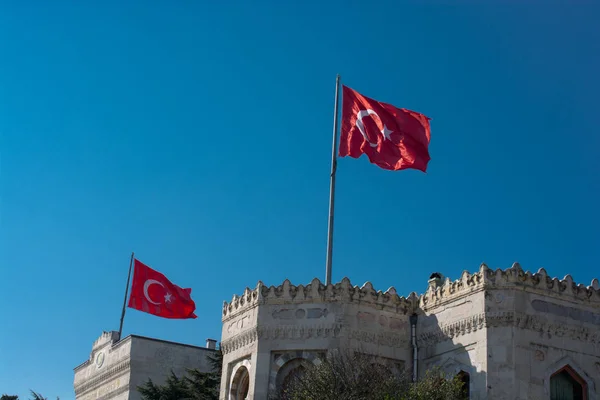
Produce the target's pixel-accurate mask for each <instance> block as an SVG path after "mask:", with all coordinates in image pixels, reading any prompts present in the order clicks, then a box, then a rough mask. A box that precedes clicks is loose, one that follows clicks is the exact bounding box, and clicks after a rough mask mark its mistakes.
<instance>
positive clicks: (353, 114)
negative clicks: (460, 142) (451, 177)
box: [339, 86, 430, 172]
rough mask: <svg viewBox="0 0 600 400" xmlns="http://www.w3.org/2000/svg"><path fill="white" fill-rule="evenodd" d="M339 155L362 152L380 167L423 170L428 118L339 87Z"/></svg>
mask: <svg viewBox="0 0 600 400" xmlns="http://www.w3.org/2000/svg"><path fill="white" fill-rule="evenodd" d="M342 90H343V91H342V93H343V96H344V98H343V104H342V132H341V139H340V149H339V155H340V157H345V156H350V157H353V158H358V157H360V156H361V155H362V154H366V155H367V157H369V161H371V162H372V163H373V164H377V165H379V166H380V167H381V168H384V169H390V170H394V171H397V170H400V169H407V168H414V169H418V170H421V171H423V172H425V171H426V170H427V163H428V162H429V160H430V157H429V139H430V127H429V118H427V117H426V116H424V115H423V114H420V113H418V112H415V111H410V110H406V109H404V108H397V107H394V106H393V105H391V104H386V103H382V102H379V101H377V100H373V99H370V98H368V97H366V96H363V95H362V94H360V93H358V92H356V91H355V90H352V89H350V88H349V87H346V86H342Z"/></svg>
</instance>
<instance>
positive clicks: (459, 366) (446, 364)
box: [438, 357, 477, 395]
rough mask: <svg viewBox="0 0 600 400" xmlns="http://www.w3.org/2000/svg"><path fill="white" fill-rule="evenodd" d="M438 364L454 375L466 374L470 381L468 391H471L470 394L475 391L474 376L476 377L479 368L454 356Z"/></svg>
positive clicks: (443, 369)
mask: <svg viewBox="0 0 600 400" xmlns="http://www.w3.org/2000/svg"><path fill="white" fill-rule="evenodd" d="M438 366H439V367H440V368H441V369H442V371H444V372H446V373H447V374H449V375H452V376H453V377H454V376H457V375H460V374H461V373H463V374H466V375H467V376H468V382H469V387H468V388H467V389H468V391H467V393H469V395H471V394H472V393H473V389H474V388H473V378H474V377H475V374H477V368H476V367H475V366H474V365H467V364H464V363H462V362H460V361H458V360H456V359H455V358H454V357H450V358H447V359H446V360H444V361H443V362H442V363H440V364H438Z"/></svg>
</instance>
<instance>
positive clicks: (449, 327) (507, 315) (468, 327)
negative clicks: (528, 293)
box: [418, 311, 600, 346]
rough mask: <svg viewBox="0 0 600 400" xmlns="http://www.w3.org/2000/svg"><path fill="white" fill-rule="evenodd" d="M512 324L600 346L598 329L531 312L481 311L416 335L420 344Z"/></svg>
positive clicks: (437, 341)
mask: <svg viewBox="0 0 600 400" xmlns="http://www.w3.org/2000/svg"><path fill="white" fill-rule="evenodd" d="M503 326H514V327H516V328H519V329H526V330H531V331H535V332H539V334H540V335H547V336H548V337H552V336H558V337H564V338H567V339H571V340H577V341H582V342H586V343H590V344H593V345H600V330H598V329H590V328H587V327H582V326H578V325H571V324H566V323H563V322H551V321H550V320H549V319H548V318H545V317H542V316H539V315H530V314H525V313H519V312H514V311H508V312H497V313H480V314H477V315H474V316H470V317H467V318H463V319H461V320H458V321H455V322H452V323H449V324H446V325H442V326H440V327H439V328H438V329H435V330H431V331H427V332H423V333H421V334H420V335H419V336H418V340H419V342H420V343H421V344H422V345H425V346H431V345H433V344H436V343H439V342H442V341H445V340H450V339H453V338H455V337H459V336H462V335H465V334H468V333H471V332H476V331H478V330H480V329H483V328H493V327H503Z"/></svg>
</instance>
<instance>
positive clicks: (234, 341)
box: [221, 328, 258, 354]
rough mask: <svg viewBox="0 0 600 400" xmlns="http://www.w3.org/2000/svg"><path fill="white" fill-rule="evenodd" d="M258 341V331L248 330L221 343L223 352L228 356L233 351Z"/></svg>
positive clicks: (254, 329)
mask: <svg viewBox="0 0 600 400" xmlns="http://www.w3.org/2000/svg"><path fill="white" fill-rule="evenodd" d="M257 339H258V329H256V328H253V329H248V330H247V331H244V332H242V333H240V334H239V335H236V336H234V337H233V338H231V339H228V340H225V341H223V342H221V351H222V352H223V354H228V353H231V352H232V351H235V350H237V349H240V348H242V347H246V346H248V345H250V344H252V343H254V342H255V341H256V340H257Z"/></svg>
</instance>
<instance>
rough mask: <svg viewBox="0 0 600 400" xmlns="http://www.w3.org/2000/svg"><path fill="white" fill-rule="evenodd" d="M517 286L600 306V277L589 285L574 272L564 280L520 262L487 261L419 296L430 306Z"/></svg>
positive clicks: (430, 288) (425, 306)
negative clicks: (499, 265) (498, 265)
mask: <svg viewBox="0 0 600 400" xmlns="http://www.w3.org/2000/svg"><path fill="white" fill-rule="evenodd" d="M515 287H519V288H523V289H526V290H527V289H529V290H531V291H535V292H540V293H542V294H545V295H553V294H554V295H561V296H567V297H570V298H571V300H574V301H576V302H578V303H586V304H591V305H594V306H595V307H598V308H600V281H599V280H598V279H593V280H592V282H591V284H590V285H589V286H585V285H583V284H581V283H580V284H577V283H575V282H573V278H572V277H571V275H566V276H565V277H564V278H563V279H562V280H559V279H558V278H551V277H549V276H548V274H547V273H546V270H545V269H543V268H540V269H539V270H538V272H536V273H531V272H529V271H526V272H525V271H524V270H523V269H522V268H521V266H520V265H519V264H518V263H514V264H513V265H512V267H510V268H508V269H506V270H502V269H496V270H491V269H489V268H488V267H487V265H485V264H481V266H480V267H479V271H478V272H476V273H474V274H470V273H469V272H468V271H463V273H462V275H461V277H460V279H458V280H456V281H450V279H448V278H446V280H445V281H444V283H443V285H441V286H439V287H438V286H436V285H429V287H428V288H427V291H426V292H425V294H423V295H422V296H420V298H419V300H420V301H419V306H420V307H421V308H422V309H424V310H427V309H431V308H433V307H437V306H440V305H442V304H444V303H446V302H448V301H453V300H455V299H456V298H458V297H464V296H467V295H469V294H471V293H473V292H477V291H479V290H485V289H493V288H515ZM496 301H497V302H501V301H502V299H501V298H496Z"/></svg>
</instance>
